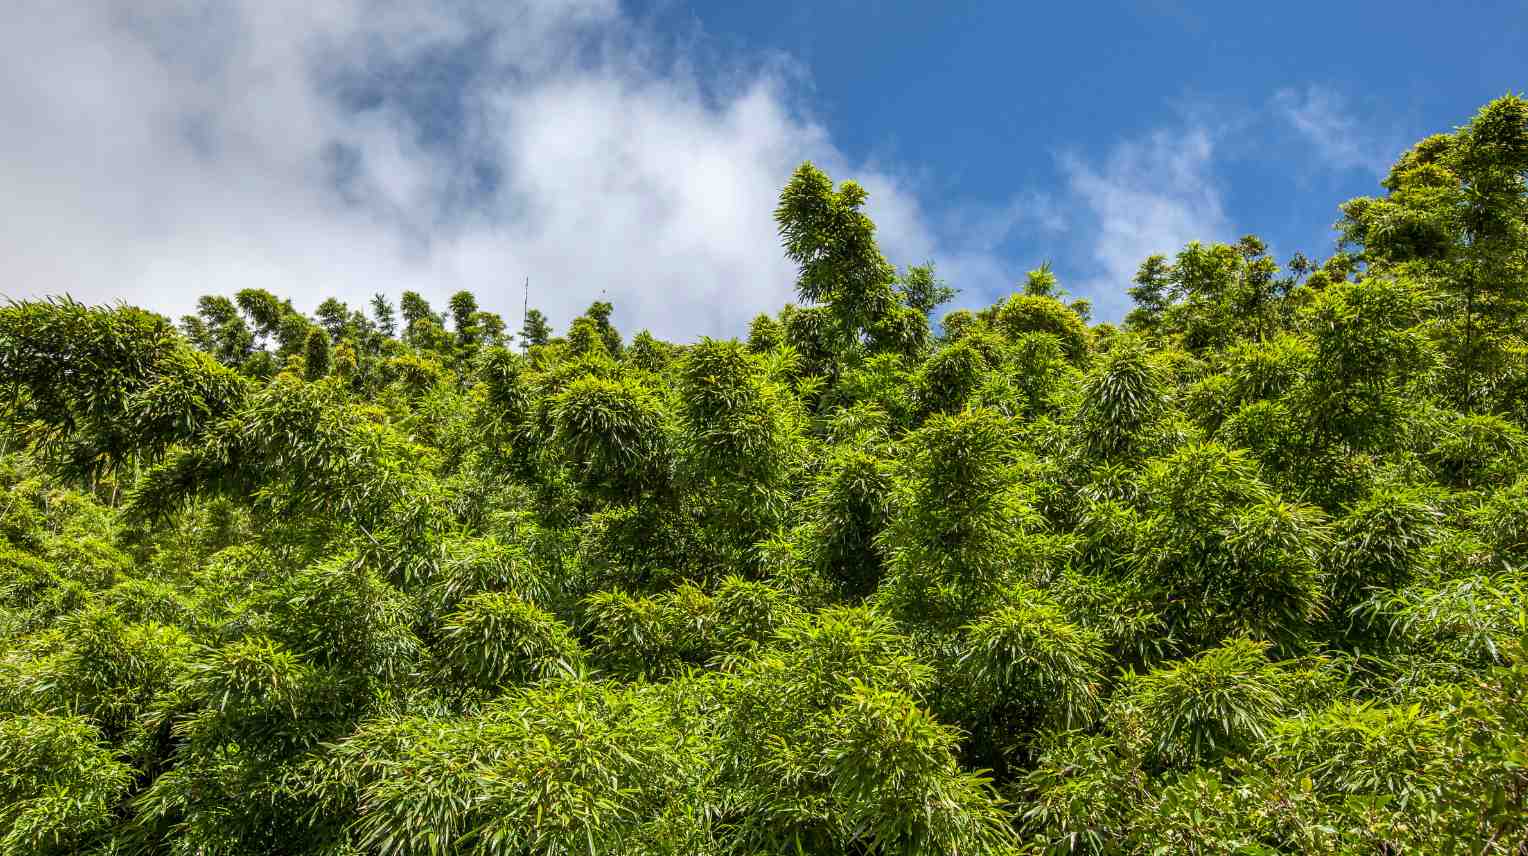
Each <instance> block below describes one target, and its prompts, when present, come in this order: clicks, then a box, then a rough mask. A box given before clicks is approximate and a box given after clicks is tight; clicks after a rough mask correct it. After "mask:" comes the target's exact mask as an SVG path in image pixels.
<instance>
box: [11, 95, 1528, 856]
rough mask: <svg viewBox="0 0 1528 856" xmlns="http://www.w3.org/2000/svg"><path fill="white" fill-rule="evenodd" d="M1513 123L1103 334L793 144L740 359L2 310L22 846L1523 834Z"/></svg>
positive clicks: (1359, 839)
mask: <svg viewBox="0 0 1528 856" xmlns="http://www.w3.org/2000/svg"><path fill="white" fill-rule="evenodd" d="M1523 104H1524V102H1523V101H1522V99H1520V98H1517V97H1514V96H1508V97H1506V98H1503V99H1498V100H1496V101H1493V102H1491V104H1489V105H1487V106H1486V107H1485V108H1483V109H1482V111H1481V112H1480V113H1479V114H1478V115H1477V116H1476V117H1475V118H1474V119H1473V120H1471V121H1470V122H1469V123H1468V124H1467V125H1466V126H1464V127H1463V128H1460V129H1458V130H1456V131H1454V132H1452V133H1448V134H1443V135H1438V136H1435V137H1430V138H1428V139H1426V140H1423V141H1422V142H1420V143H1419V144H1418V145H1417V146H1416V147H1414V148H1413V149H1411V150H1410V151H1408V152H1407V153H1406V154H1404V155H1402V157H1401V158H1400V159H1399V160H1398V161H1397V163H1396V165H1395V167H1394V168H1393V169H1392V170H1391V172H1390V174H1389V176H1388V177H1387V178H1386V180H1385V182H1384V183H1383V190H1384V192H1385V194H1386V195H1385V196H1383V197H1376V198H1373V199H1359V200H1353V201H1352V202H1349V203H1348V204H1346V205H1345V206H1344V208H1343V214H1344V219H1343V221H1342V223H1341V224H1340V226H1339V228H1340V229H1341V230H1342V232H1343V235H1344V239H1345V242H1346V244H1345V247H1344V248H1343V249H1342V250H1341V251H1340V252H1338V253H1336V254H1335V255H1333V256H1331V257H1330V258H1327V259H1324V260H1315V259H1311V258H1307V257H1305V256H1303V255H1301V254H1298V253H1297V254H1295V255H1294V257H1293V258H1292V259H1291V260H1290V261H1289V262H1288V264H1286V265H1283V266H1281V265H1279V264H1278V263H1276V262H1274V261H1273V260H1272V259H1271V258H1270V257H1269V255H1268V252H1267V247H1266V246H1265V245H1264V244H1263V243H1262V242H1261V241H1260V240H1258V239H1257V238H1255V237H1252V236H1248V237H1246V238H1243V239H1242V240H1240V241H1238V242H1237V243H1235V244H1201V243H1191V244H1189V245H1188V246H1186V247H1183V248H1180V249H1179V250H1178V251H1177V252H1176V253H1174V254H1172V255H1171V256H1169V255H1160V256H1153V257H1152V258H1150V259H1147V260H1146V261H1145V263H1144V264H1142V265H1141V268H1140V271H1139V273H1138V275H1137V277H1136V279H1135V282H1134V287H1133V288H1131V289H1130V295H1131V297H1132V298H1133V299H1134V301H1135V304H1136V305H1135V308H1134V310H1133V311H1132V312H1131V313H1130V314H1129V316H1128V317H1127V318H1125V319H1124V321H1123V322H1122V323H1121V324H1119V325H1118V326H1116V325H1115V324H1112V323H1101V324H1094V323H1092V321H1091V319H1090V314H1091V312H1092V304H1091V303H1090V302H1089V301H1088V300H1087V299H1072V298H1071V297H1069V296H1068V295H1066V294H1065V292H1064V291H1062V289H1061V288H1060V284H1059V283H1058V281H1057V278H1056V276H1055V273H1054V272H1053V271H1052V270H1051V268H1050V267H1049V265H1048V264H1047V265H1044V266H1042V267H1040V268H1039V269H1037V270H1035V271H1032V272H1031V273H1030V274H1029V276H1028V277H1027V280H1026V282H1025V283H1024V284H1023V285H1022V286H1021V293H1017V294H1013V295H1007V296H1004V297H1003V298H1002V299H1001V300H1000V301H999V302H997V303H995V304H994V305H991V306H988V307H986V308H980V307H975V306H973V308H971V309H961V310H957V311H954V312H950V313H948V314H946V315H945V316H944V319H943V322H942V324H941V325H940V327H939V328H938V329H937V335H936V329H935V328H933V327H931V317H932V315H933V314H934V313H935V312H936V311H937V310H938V309H939V307H940V306H941V305H943V304H944V303H945V302H946V301H948V300H949V299H950V298H951V296H952V295H953V294H954V289H953V287H952V286H950V285H947V284H945V283H943V282H942V281H941V280H940V279H939V278H938V277H937V276H936V274H935V271H934V268H933V266H932V264H925V265H922V266H917V267H911V268H906V269H905V270H904V271H903V272H902V273H900V274H899V273H898V269H897V268H895V267H893V266H892V265H891V264H890V263H889V262H888V261H887V260H886V259H885V258H884V257H883V256H882V254H881V251H880V249H879V247H878V246H877V244H876V241H875V228H874V224H873V223H872V222H871V221H870V219H869V218H868V216H866V213H865V210H866V209H865V206H866V203H867V195H866V192H865V190H864V189H863V188H862V187H860V186H858V185H856V184H855V183H854V182H852V181H846V182H843V183H840V184H837V185H835V184H834V183H833V182H832V180H831V179H829V178H828V177H827V176H826V175H824V174H823V173H822V172H821V171H819V170H817V169H816V168H814V167H812V166H811V165H810V164H806V165H803V166H802V167H801V168H800V169H798V170H797V171H796V172H795V173H794V175H793V176H792V177H791V179H790V181H789V184H788V185H787V186H786V187H785V188H784V190H783V191H782V194H781V197H780V201H779V205H778V207H777V208H776V211H775V216H776V222H777V224H778V225H779V227H780V234H781V239H782V242H783V244H784V250H785V253H786V256H787V257H788V258H789V259H791V261H792V262H793V263H794V264H795V265H796V266H797V283H796V286H797V298H798V299H799V300H800V301H802V304H803V305H800V306H786V307H782V308H781V309H780V311H779V312H778V313H774V314H761V315H759V316H758V317H756V318H755V319H754V320H753V322H752V324H751V325H750V326H749V329H748V337H747V341H746V342H740V341H737V340H724V339H711V338H705V337H694V336H687V337H685V338H684V339H683V340H682V341H683V342H684V343H683V344H679V343H670V342H663V341H660V340H658V339H656V338H654V337H653V336H652V335H650V334H648V333H646V332H639V333H638V334H637V335H635V336H634V337H631V338H630V339H629V341H628V340H627V339H625V338H623V336H622V333H621V331H619V330H618V329H617V327H616V325H615V318H616V317H617V312H616V309H615V307H614V306H613V305H612V304H611V303H609V302H606V301H604V300H595V301H594V302H593V303H592V304H591V305H590V306H589V309H588V310H587V311H586V312H585V313H584V314H583V315H581V316H579V317H577V318H573V319H565V320H566V321H567V328H566V333H565V335H563V336H561V337H559V338H553V336H552V329H551V326H550V324H549V323H548V320H547V318H546V317H545V316H544V315H542V314H541V313H540V312H536V311H534V310H530V311H527V312H526V314H525V317H524V320H523V327H522V329H521V330H520V331H519V333H518V335H519V338H520V345H521V347H520V348H519V349H515V350H511V349H510V347H509V337H508V336H507V334H506V330H505V324H504V321H503V319H501V318H500V317H499V316H498V315H496V314H495V313H493V312H491V311H488V310H487V309H485V308H484V307H483V306H481V305H479V303H478V301H477V298H476V297H474V296H473V295H472V294H471V293H469V292H459V293H457V294H455V295H452V296H450V298H449V300H448V301H446V302H445V303H444V304H443V305H444V306H445V307H446V311H445V312H444V313H436V312H435V311H434V310H433V309H432V308H431V306H430V303H429V301H427V300H426V299H425V297H424V296H423V295H421V294H418V293H414V292H405V293H404V294H402V295H401V298H400V299H399V301H398V303H397V305H396V307H395V306H394V304H393V303H391V302H390V301H389V298H388V297H386V296H384V295H377V296H376V297H375V298H374V299H373V300H371V301H370V305H369V310H370V312H369V316H368V314H363V313H362V312H358V311H356V310H354V309H352V308H351V307H349V306H347V305H345V304H344V303H342V302H340V301H339V300H337V299H333V298H330V299H326V300H324V301H322V302H321V303H319V304H318V306H317V307H316V310H315V311H314V313H313V314H312V315H311V316H310V315H308V314H304V313H303V312H299V311H298V310H297V309H296V308H294V306H293V305H292V303H291V301H289V300H286V299H283V298H279V297H277V296H276V295H274V294H272V293H271V292H268V291H264V290H261V289H246V290H243V291H240V292H238V293H237V294H235V295H232V296H226V297H225V296H218V295H208V296H206V297H204V298H202V299H201V300H200V301H198V303H197V306H196V314H194V315H189V316H186V317H185V318H183V319H181V322H180V326H179V328H178V329H177V328H176V327H175V326H173V325H172V324H171V323H170V322H169V321H168V320H167V319H164V318H161V317H159V316H156V315H153V314H151V313H148V312H145V311H143V310H139V309H134V308H131V307H126V306H114V307H87V306H83V305H81V304H78V303H75V302H73V301H71V300H69V299H67V298H64V299H53V300H45V301H23V302H12V303H9V304H7V305H6V306H5V307H3V308H0V402H3V407H4V412H5V427H4V432H3V436H0V487H3V491H0V854H3V853H17V854H20V853H60V854H62V853H99V854H106V853H141V854H213V853H217V854H232V856H240V854H267V853H282V854H313V856H318V854H406V853H407V854H413V853H419V854H445V853H477V854H591V853H631V854H652V856H658V854H665V856H677V854H717V856H721V854H744V853H775V854H787V853H788V854H796V855H797V856H807V854H812V856H816V855H817V854H821V856H827V854H845V853H848V854H857V856H883V855H884V854H908V856H911V854H928V853H955V854H1003V856H1012V854H1017V853H1035V854H1039V853H1048V854H1062V853H1096V854H1160V853H1180V852H1185V853H1195V852H1198V853H1315V854H1333V856H1337V854H1343V856H1346V855H1347V854H1355V853H1429V854H1430V853H1438V854H1450V856H1452V854H1461V856H1462V854H1465V853H1468V854H1472V856H1482V854H1483V856H1521V853H1522V852H1523V848H1524V846H1525V844H1524V842H1525V841H1528V820H1525V818H1528V775H1525V773H1524V770H1525V769H1528V756H1525V754H1524V749H1523V747H1524V746H1525V745H1528V715H1525V711H1528V657H1525V656H1524V649H1523V643H1524V640H1525V637H1528V610H1525V608H1524V603H1525V602H1528V600H1525V595H1528V591H1525V588H1528V576H1525V570H1524V569H1525V568H1528V434H1525V431H1528V428H1525V424H1524V421H1523V420H1524V418H1525V416H1528V397H1525V392H1528V345H1525V343H1524V337H1523V329H1524V328H1523V321H1524V319H1525V317H1528V316H1525V314H1524V312H1525V309H1528V305H1525V301H1528V295H1525V294H1524V291H1523V283H1524V282H1528V276H1525V275H1524V273H1525V268H1524V256H1523V253H1522V248H1523V246H1524V245H1525V243H1524V236H1525V234H1528V184H1525V179H1528V112H1525V110H1524V107H1523ZM1163 249H1164V250H1167V249H1172V248H1163ZM442 297H444V295H442ZM1090 297H1102V295H1090ZM1100 305H1101V306H1103V305H1107V303H1106V302H1105V301H1100ZM737 332H739V333H741V331H737Z"/></svg>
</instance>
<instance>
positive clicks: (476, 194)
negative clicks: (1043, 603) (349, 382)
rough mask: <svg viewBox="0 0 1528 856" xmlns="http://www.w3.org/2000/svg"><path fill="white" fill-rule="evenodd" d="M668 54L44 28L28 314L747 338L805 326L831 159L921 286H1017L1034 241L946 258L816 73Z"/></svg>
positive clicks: (350, 2) (45, 12)
mask: <svg viewBox="0 0 1528 856" xmlns="http://www.w3.org/2000/svg"><path fill="white" fill-rule="evenodd" d="M665 56H666V49H665V46H664V44H663V43H662V42H661V40H660V39H658V38H657V37H656V36H653V35H652V34H651V33H648V32H646V31H644V30H643V29H642V27H640V26H637V25H636V24H635V23H634V22H633V21H631V20H630V19H629V18H628V17H627V16H625V15H624V14H623V13H622V11H621V10H620V8H619V6H618V4H617V3H616V2H615V0H565V2H558V3H544V2H529V0H507V2H500V0H456V2H447V1H446V0H442V2H437V3H431V4H425V3H394V2H387V0H145V1H144V2H137V3H133V4H127V5H124V4H121V3H118V2H115V0H77V2H71V3H64V4H58V3H55V2H51V0H19V8H16V7H15V6H14V5H13V7H12V8H10V9H8V10H7V13H6V27H5V28H3V30H0V186H3V187H5V188H6V195H5V198H4V200H3V201H0V260H3V262H4V266H5V275H6V280H5V281H4V282H3V283H0V291H3V292H4V293H5V294H6V295H8V296H11V297H26V296H35V295H41V294H49V293H60V292H65V291H67V292H69V293H72V294H73V295H74V296H76V297H77V298H79V299H82V300H87V301H90V302H105V301H114V300H119V299H120V300H124V301H128V302H132V303H139V304H142V305H146V306H150V307H152V308H155V309H158V310H160V311H164V312H166V313H169V314H178V313H180V312H183V311H186V310H187V309H189V308H190V307H191V306H192V304H193V303H194V301H195V299H196V297H197V296H199V295H202V294H206V293H223V294H229V293H232V292H234V291H236V290H238V289H241V288H245V287H264V288H269V289H270V290H272V291H275V292H277V293H278V294H284V295H291V296H293V297H294V302H296V303H298V304H299V306H304V307H307V308H311V307H313V306H314V305H316V304H317V302H318V301H319V300H320V299H322V298H323V297H326V296H337V297H340V298H341V299H345V300H347V301H350V302H351V303H352V304H358V303H360V302H363V301H364V300H365V299H366V298H367V297H368V296H369V295H370V294H372V293H374V292H378V291H384V292H388V293H390V294H392V295H394V296H396V295H397V294H398V293H399V292H400V291H402V290H404V289H415V290H418V291H421V292H422V293H424V294H426V296H428V297H430V298H431V299H433V300H435V301H436V303H437V306H440V305H442V304H443V301H444V298H445V297H446V296H447V295H449V294H450V293H451V292H453V291H455V290H457V289H459V288H469V289H471V290H473V291H474V292H476V293H477V294H478V296H479V299H480V301H481V302H482V303H484V304H485V305H486V306H487V307H488V308H491V309H494V310H497V311H500V312H502V313H503V314H504V315H505V317H506V320H508V321H509V322H510V323H511V326H513V325H515V324H516V323H517V322H518V319H519V311H518V310H519V305H520V283H521V281H522V279H523V277H525V276H527V275H529V276H530V277H531V281H532V304H533V305H537V306H540V307H541V308H543V309H544V310H546V311H548V313H549V314H550V315H551V316H552V317H553V319H554V320H556V321H558V322H559V323H563V322H566V320H567V319H568V318H569V317H571V316H572V315H573V314H576V313H577V312H578V311H580V310H581V309H582V308H583V307H584V306H586V305H588V303H589V302H590V301H591V300H594V299H596V298H598V297H599V296H600V295H601V294H602V293H603V294H604V295H605V296H606V297H607V298H608V299H611V300H613V301H614V302H615V304H616V311H617V321H618V322H620V323H621V324H622V326H623V327H626V328H628V329H631V330H635V329H638V328H641V327H649V328H652V329H653V330H654V332H656V333H658V334H660V335H666V336H671V337H688V336H691V335H694V334H696V333H697V332H709V333H722V334H733V333H740V332H741V331H742V330H743V329H744V325H745V324H746V322H747V319H748V318H749V317H750V316H752V315H753V314H754V313H756V312H759V311H772V310H774V309H776V308H778V307H779V306H780V304H782V303H783V302H785V301H786V300H789V299H790V298H791V295H792V283H793V270H792V268H791V266H790V265H789V264H788V263H787V262H786V260H785V259H784V258H783V257H782V255H781V253H780V250H779V247H778V241H777V238H776V233H775V226H774V223H773V220H772V211H773V208H774V203H775V197H776V194H777V193H778V191H779V188H780V187H781V186H782V184H783V183H784V182H785V180H786V179H787V178H788V176H789V174H790V171H791V169H793V168H794V167H795V165H796V164H797V163H799V162H800V161H801V160H803V159H808V158H810V159H813V160H816V161H817V162H818V163H820V164H821V165H822V166H824V168H826V169H828V170H829V171H830V172H831V173H832V174H833V175H834V177H835V178H849V177H854V178H857V179H859V180H860V181H861V182H862V183H864V184H865V185H866V186H867V187H868V188H869V189H870V190H871V191H872V198H871V203H870V211H871V214H872V216H873V217H874V218H875V219H876V221H877V223H878V224H879V225H880V235H881V237H882V243H883V247H884V248H885V250H886V251H887V254H888V256H889V257H890V258H892V259H893V260H894V261H896V262H898V263H903V264H907V263H916V262H920V261H922V260H924V259H925V258H935V259H937V260H938V261H939V262H940V265H941V270H942V271H943V273H944V274H945V275H946V276H947V277H948V278H950V279H951V280H952V281H955V282H956V284H957V285H960V286H962V287H963V288H965V289H966V290H967V291H968V293H970V292H975V293H983V292H989V291H992V290H996V289H998V288H999V287H1001V286H1002V285H1003V284H1004V283H1005V282H1006V281H1007V280H1008V276H1007V275H1006V272H1005V271H1004V270H1003V265H1002V263H1001V262H1000V261H999V260H998V256H997V254H995V253H994V252H993V247H994V246H995V245H996V243H997V242H998V241H1000V240H1001V238H1002V235H1004V234H1006V232H1007V231H1008V230H1009V229H1011V228H1012V227H1013V221H1012V219H1011V218H1010V221H1009V222H1007V223H1006V224H1005V223H1003V222H1001V221H1000V220H989V222H988V225H989V228H988V229H987V230H986V232H983V233H980V234H976V233H973V235H972V236H971V237H970V239H957V240H953V241H950V240H942V239H941V238H940V237H939V235H940V234H942V233H941V231H940V230H939V229H936V228H934V227H933V226H932V225H931V224H930V222H929V218H928V216H927V214H926V213H925V212H924V209H923V208H922V206H921V205H920V204H919V202H918V200H917V198H916V196H915V194H914V193H913V188H912V187H911V183H910V182H909V181H908V180H907V179H905V178H903V177H901V176H899V175H898V174H896V173H895V172H894V171H891V170H882V169H876V168H873V167H872V166H868V165H865V164H855V163H851V162H849V161H848V159H847V158H845V157H844V156H843V155H842V154H841V153H840V152H839V151H838V150H837V149H836V148H835V147H834V146H833V143H832V141H831V140H830V139H829V135H828V134H827V132H826V131H825V130H824V129H823V128H822V127H821V126H820V125H818V124H817V123H815V122H814V121H812V120H811V118H810V117H809V116H807V115H805V114H803V112H802V111H801V110H799V109H797V108H796V107H794V106H793V99H792V98H791V91H792V89H791V85H792V81H791V76H792V71H791V70H790V69H789V68H788V67H786V66H783V65H782V64H781V63H780V62H778V61H775V62H768V61H766V60H769V59H770V58H761V59H760V61H759V62H758V63H756V64H755V65H754V66H748V65H746V64H739V65H738V66H736V67H734V68H725V69H720V70H712V71H708V72H706V74H707V76H706V77H705V78H704V79H702V78H701V76H700V72H697V71H695V70H694V64H693V63H691V62H689V61H688V58H687V57H685V56H678V57H672V56H669V57H668V58H667V59H665ZM775 59H776V60H778V58H775ZM719 81H721V82H719ZM992 223H997V225H996V226H993V225H992Z"/></svg>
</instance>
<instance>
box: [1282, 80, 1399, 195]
mask: <svg viewBox="0 0 1528 856" xmlns="http://www.w3.org/2000/svg"><path fill="white" fill-rule="evenodd" d="M1273 111H1274V114H1275V115H1277V116H1278V117H1279V118H1281V119H1282V120H1283V121H1285V122H1286V123H1288V124H1289V125H1290V126H1291V127H1293V128H1294V129H1295V130H1296V131H1297V132H1298V133H1299V134H1300V136H1302V137H1304V138H1305V140H1306V141H1307V142H1309V143H1310V144H1311V145H1312V146H1314V147H1315V149H1316V153H1317V154H1318V155H1319V156H1320V157H1321V159H1322V161H1324V162H1325V163H1326V164H1327V165H1328V166H1330V167H1332V168H1335V169H1361V170H1365V171H1368V172H1371V173H1373V174H1375V175H1378V176H1384V175H1385V174H1386V173H1387V172H1388V171H1389V169H1390V163H1391V161H1392V160H1393V159H1394V155H1395V154H1396V151H1397V147H1396V145H1395V141H1394V139H1392V137H1393V136H1394V135H1390V134H1381V133H1376V132H1375V131H1374V130H1373V129H1372V128H1369V127H1367V126H1366V125H1365V124H1364V123H1363V122H1360V121H1359V119H1358V117H1357V116H1356V115H1355V114H1354V111H1353V109H1352V108H1351V106H1350V105H1349V104H1348V100H1347V99H1346V98H1345V97H1344V96H1343V95H1342V94H1341V93H1340V92H1337V91H1336V90H1333V89H1329V88H1327V87H1323V86H1319V85H1315V84H1312V85H1310V86H1307V87H1306V88H1305V89H1303V90H1297V89H1281V90H1279V91H1278V92H1277V93H1275V94H1274V96H1273Z"/></svg>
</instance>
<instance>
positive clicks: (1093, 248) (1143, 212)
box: [1061, 125, 1234, 318]
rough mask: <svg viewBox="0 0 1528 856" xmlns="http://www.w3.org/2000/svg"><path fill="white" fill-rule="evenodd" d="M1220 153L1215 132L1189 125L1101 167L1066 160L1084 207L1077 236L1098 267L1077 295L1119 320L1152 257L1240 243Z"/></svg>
mask: <svg viewBox="0 0 1528 856" xmlns="http://www.w3.org/2000/svg"><path fill="white" fill-rule="evenodd" d="M1214 155H1215V139H1214V134H1213V133H1212V131H1211V129H1209V128H1207V127H1205V126H1202V125H1190V126H1188V127H1185V128H1173V129H1160V130H1157V131H1155V132H1153V133H1151V134H1150V135H1148V136H1147V137H1145V138H1144V139H1141V140H1131V141H1125V142H1122V143H1119V144H1117V145H1116V146H1115V147H1114V148H1113V150H1112V151H1111V152H1110V153H1109V154H1108V156H1107V157H1105V158H1104V159H1103V161H1102V162H1101V163H1089V162H1087V161H1085V160H1083V159H1082V158H1080V157H1077V156H1075V155H1064V156H1063V157H1062V159H1061V163H1062V169H1063V172H1064V173H1065V174H1066V178H1067V186H1068V189H1069V191H1070V194H1071V196H1072V198H1074V199H1075V200H1076V201H1077V202H1078V203H1079V207H1080V216H1079V223H1078V224H1077V227H1076V228H1077V232H1076V234H1078V235H1079V240H1080V241H1081V243H1082V246H1083V247H1084V252H1085V255H1086V257H1087V258H1088V259H1089V260H1090V261H1091V262H1092V265H1093V267H1092V273H1091V275H1089V276H1088V277H1087V278H1086V279H1085V280H1084V281H1083V283H1082V284H1081V286H1080V287H1079V288H1077V289H1074V290H1076V291H1078V292H1080V293H1081V294H1083V295H1086V296H1089V297H1091V298H1092V299H1093V300H1094V301H1095V302H1096V304H1097V308H1098V310H1099V312H1098V314H1099V315H1100V316H1101V317H1106V318H1118V317H1120V316H1121V315H1123V314H1124V312H1125V310H1126V309H1128V308H1129V298H1128V296H1126V294H1125V289H1127V288H1128V287H1129V286H1130V280H1131V278H1132V277H1134V276H1135V273H1136V270H1137V269H1138V268H1139V267H1140V264H1141V262H1142V261H1143V260H1144V259H1145V258H1146V257H1147V256H1150V255H1152V254H1154V253H1165V254H1168V255H1171V254H1173V253H1175V252H1177V251H1178V250H1179V249H1181V248H1182V247H1183V246H1184V245H1185V244H1187V243H1188V242H1189V241H1194V240H1198V241H1205V242H1209V241H1216V240H1221V241H1224V240H1230V239H1231V238H1232V237H1234V236H1233V234H1232V231H1233V229H1232V225H1231V222H1230V220H1229V218H1228V217H1227V216H1226V212H1225V206H1224V204H1223V201H1222V196H1221V193H1220V190H1219V183H1218V182H1217V180H1216V178H1215V176H1214V172H1213V166H1214Z"/></svg>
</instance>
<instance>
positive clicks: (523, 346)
mask: <svg viewBox="0 0 1528 856" xmlns="http://www.w3.org/2000/svg"><path fill="white" fill-rule="evenodd" d="M530 313H531V278H530V277H529V276H527V277H526V278H525V302H524V303H522V304H520V350H522V351H524V350H527V349H529V348H530V345H529V344H528V343H526V341H525V318H526V316H527V315H530Z"/></svg>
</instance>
